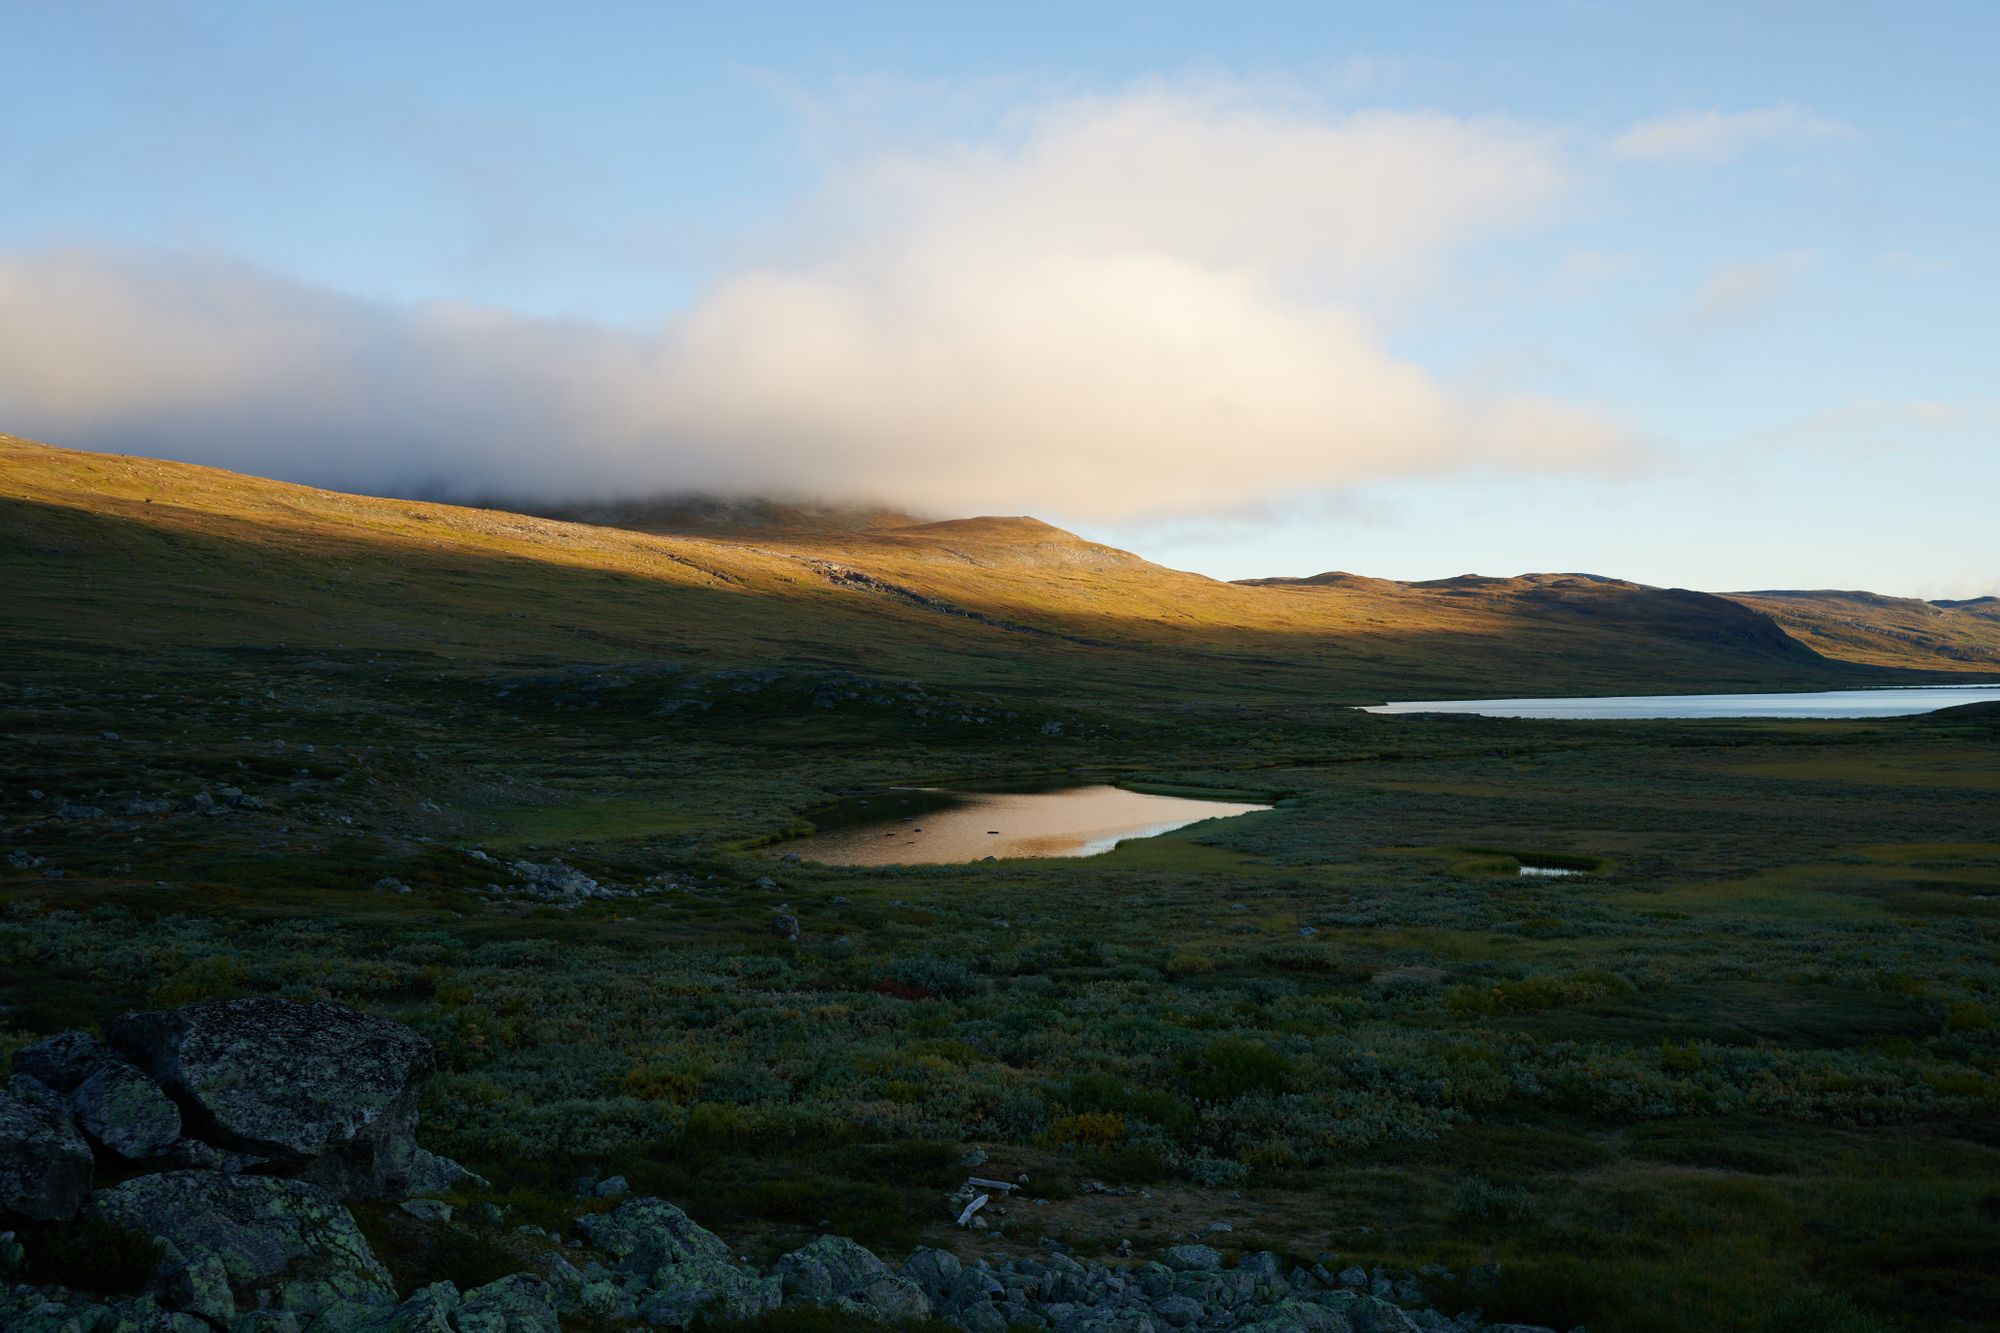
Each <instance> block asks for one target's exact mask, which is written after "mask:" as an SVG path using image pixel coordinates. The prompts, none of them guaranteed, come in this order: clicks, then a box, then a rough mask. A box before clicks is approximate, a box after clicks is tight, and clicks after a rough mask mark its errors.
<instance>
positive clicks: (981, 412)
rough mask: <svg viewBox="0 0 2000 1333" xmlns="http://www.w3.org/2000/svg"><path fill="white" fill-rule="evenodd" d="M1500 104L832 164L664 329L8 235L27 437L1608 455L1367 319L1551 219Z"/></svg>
mask: <svg viewBox="0 0 2000 1333" xmlns="http://www.w3.org/2000/svg"><path fill="white" fill-rule="evenodd" d="M1564 185H1565V171H1564V168H1563V164H1562V161H1561V158H1560V154H1559V152H1558V149H1557V146H1556V145H1555V144H1554V143H1553V142H1552V141H1550V140H1549V139H1547V138H1546V137H1544V136H1541V135H1539V134H1537V133H1534V132H1531V131H1528V130H1524V129H1521V128H1518V127H1515V126H1511V125H1508V124H1505V123H1499V122H1484V121H1476V120H1462V119H1456V118H1451V117H1444V116H1435V115H1407V114H1387V113H1377V114H1360V115H1351V116H1343V117H1327V116H1323V115H1317V114H1310V113H1307V112H1303V111H1300V110H1297V109H1296V108H1293V109H1286V108H1276V109H1274V108H1272V107H1270V106H1257V105H1248V104H1245V103H1243V102H1242V101H1240V100H1237V99H1233V98H1230V97H1227V96H1222V95H1214V96H1209V95H1203V94H1199V93H1188V92H1172V91H1163V92H1145V93H1134V94H1131V95H1127V96H1122V97H1117V98H1106V99H1079V100H1072V101H1065V102H1060V103H1055V104H1051V105H1045V106H1041V107H1038V108H1033V109H1030V110H1027V111H1024V112H1021V113H1019V114H1018V115H1016V116H1015V117H1014V118H1012V119H1011V120H1010V122H1009V123H1008V124H1007V125H1006V126H1005V127H1004V130H1003V132H1001V133H999V134H996V135H995V136H994V138H993V139H992V140H991V141H989V142H984V143H976V144H960V145H956V146H952V147H949V148H944V149H932V150H927V151H925V152H921V153H904V154H892V153H876V154H872V155H868V156H865V157H864V158H861V159H859V160H855V161H852V162H849V163H847V164H845V165H842V166H839V167H837V168H836V169H835V170H834V171H833V172H832V174H831V176H830V179H829V181H828V182H827V185H826V188H825V189H824V191H823V192H822V193H820V194H819V195H817V196H816V197H815V198H814V199H813V200H811V201H810V202H809V203H808V205H807V206H806V207H804V208H802V210H801V217H802V219H809V220H810V226H809V227H808V226H806V225H804V224H803V222H802V224H801V225H799V226H796V227H793V228H791V229H789V231H788V232H787V234H786V235H785V236H784V237H783V238H782V242H781V243H779V244H774V246H773V247H772V249H773V257H772V258H771V259H770V260H769V261H767V262H764V263H761V264H759V263H751V264H746V265H744V266H742V267H740V268H738V269H737V270H735V271H733V272H730V273H726V274H724V275H722V276H720V277H719V278H718V279H717V280H716V281H715V282H714V283H713V284H711V286H710V287H709V288H708V289H707V290H706V292H705V293H704V294H703V295H702V296H701V297H700V298H699V299H697V300H696V301H695V302H694V303H693V304H692V305H691V306H690V307H689V308H688V309H686V310H685V311H682V312H679V313H677V314H675V315H674V316H672V317H671V318H669V319H668V320H666V321H665V322H664V323H663V324H662V325H661V326H660V327H659V328H657V329H656V330H653V331H650V332H644V333H633V332H628V331H621V330H612V329H607V328H602V327H594V326H589V325H584V324H577V323H567V322H560V321H553V320H541V319H533V318H527V317H523V316H521V315H518V314H513V313H508V312H505V311H498V310H492V309H479V308H469V307H463V306H453V305H441V304H439V305H422V306H415V307H400V306H391V305H385V304H380V303H374V302H369V301H363V300H359V299H355V298H352V297H348V296H344V295H341V294H338V293H334V292H329V291H325V290H321V289H316V288H312V287H309V286H305V285H302V284H300V283H297V282H294V281H291V280H289V279H286V278H284V277H282V276H280V275H276V274H272V273H268V272H263V271H258V270H255V269H251V268H247V267H244V266H242V265H239V264H236V263H233V262H230V261H228V260H226V259H218V258H212V257H211V258H188V257H174V258H162V257H157V256H153V257H148V256H137V255H130V254H115V253H106V252H100V251H91V250H73V251H67V252H61V253H38V254H28V255H14V256H11V257H4V258H0V414H4V416H0V428H4V429H8V430H12V431H15V432H18V433H23V434H39V435H43V436H45V437H47V438H50V439H53V440H55V441H57V442H60V443H66V444H74V445H78V446H82V447H91V448H105V449H118V450H129V451H134V452H146V453H157V454H163V455H168V456H173V457H180V458H186V459H190V460H193V461H197V462H204V463H211V464H216V465H219V466H223V467H229V468H235V469H239V470H243V471H249V472H256V473H262V474H266V475H275V476H280V477H286V478H290V479H295V480H302V481H308V482H312V483H315V484H321V485H328V486H337V487H342V488H355V489H365V490H376V491H402V492H410V491H418V490H423V491H430V492H442V493H445V494H455V495H478V494H494V493H532V494H536V495H538V496H544V497H548V498H553V499H560V498H583V497H593V496H603V495H613V494H636V493H650V492H660V491H669V490H703V491H710V492H720V493H730V492H737V493H742V492H757V493H775V494H793V495H813V496H821V497H826V498H833V499H866V500H885V501H893V502H896V503H901V504H905V505H911V506H916V507H920V508H926V509H932V510H937V511H949V512H971V511H981V512H1019V511H1039V512H1044V513H1051V514H1057V515H1062V516H1066V517H1069V518H1074V519H1079V520H1094V521H1119V520H1126V519H1132V518H1136V517H1142V516H1147V515H1159V514H1200V513H1209V512H1215V511H1218V510H1222V509H1229V508H1235V507H1241V506H1243V505H1246V504H1253V503H1255V502H1257V501H1260V500H1263V499H1267V498H1269V497H1272V496H1277V495H1284V494H1296V493H1299V492H1310V491H1328V490H1333V489H1337V488H1339V487H1342V486H1346V485H1351V484H1354V483H1357V482H1362V481H1367V480H1370V479H1375V478H1381V477H1387V476H1398V475H1410V474H1415V473H1425V472H1443V471H1451V470H1458V469H1465V468H1474V467H1478V468H1494V469H1502V470H1529V469H1574V468H1589V467H1602V466H1607V465H1616V464H1618V463H1619V462H1621V461H1623V460H1624V459H1626V458H1627V457H1629V456H1630V454H1631V452H1632V445H1631V443H1630V442H1629V441H1628V440H1627V438H1626V437H1625V436H1624V435H1623V434H1622V433H1621V431H1620V430H1619V429H1618V428H1617V426H1616V425H1615V424H1614V423H1612V422H1609V421H1607V420H1605V419H1604V418H1602V417H1600V416H1598V415H1596V414H1595V413H1593V412H1591V411H1588V410H1585V409H1582V408H1578V407H1575V406H1571V405H1566V404H1563V403H1559V402H1555V401H1551V400H1548V399H1543V398H1538V397H1532V396H1505V395H1500V396H1483V397H1477V396H1471V395H1467V394H1464V393H1460V392H1457V391H1454V390H1453V389H1452V388H1450V387H1449V386H1447V385H1445V384H1443V383H1441V382H1440V381H1438V380H1437V379H1436V378H1435V377H1433V376H1431V375H1430V374H1428V373H1427V372H1425V371H1424V370H1423V369H1421V368H1420V367H1418V366H1416V365H1414V364H1411V363H1409V362H1407V361H1405V360H1402V359H1400V358H1398V357H1397V356H1395V355H1394V354H1393V353H1392V352H1391V351H1390V350H1388V348H1387V346H1386V345H1385V342H1384V339H1383V336H1382V334H1381V332H1380V331H1379V329H1378V327H1377V326H1376V323H1375V321H1374V320H1373V319H1372V318H1371V316H1370V314H1369V313H1368V312H1369V311H1370V310H1371V309H1372V308H1374V306H1375V304H1376V303H1378V302H1379V301H1381V300H1382V299H1384V298H1385V297H1387V296H1390V295H1393V294H1394V293H1396V292H1398V291H1401V290H1406V289H1407V288H1408V287H1409V286H1410V285H1411V284H1418V283H1423V282H1425V281H1427V280H1434V279H1435V278H1436V277H1437V276H1438V275H1439V274H1440V273H1442V271H1443V268H1444V265H1445V264H1446V263H1447V262H1448V261H1449V259H1450V258H1451V256H1452V255H1453V253H1454V252H1455V251H1456V250H1458V249H1459V248H1460V247H1462V246H1465V245H1467V244H1470V243H1473V242H1476V241H1478V240H1480V239H1483V238H1485V237H1488V236H1491V235H1493V234H1494V233H1496V232H1497V231H1500V230H1503V229H1506V228H1510V227H1517V226H1521V225H1525V224H1530V223H1532V222H1533V221H1535V220H1536V219H1537V218H1538V217H1540V216H1542V215H1543V214H1544V213H1545V212H1546V211H1547V210H1549V209H1550V208H1551V207H1552V206H1553V204H1554V203H1555V201H1556V200H1557V199H1558V198H1559V196H1560V194H1561V192H1562V190H1563V188H1564Z"/></svg>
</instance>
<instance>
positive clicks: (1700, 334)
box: [1660, 250, 1819, 344]
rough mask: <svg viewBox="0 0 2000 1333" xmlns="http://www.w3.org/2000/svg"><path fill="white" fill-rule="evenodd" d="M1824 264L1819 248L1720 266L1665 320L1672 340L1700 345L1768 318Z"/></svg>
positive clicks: (1665, 331) (1663, 328) (1665, 332)
mask: <svg viewBox="0 0 2000 1333" xmlns="http://www.w3.org/2000/svg"><path fill="white" fill-rule="evenodd" d="M1818 265H1819V252H1818V251H1816V250H1792V251H1787V252H1785V253H1783V254H1776V255H1768V256H1765V257H1763V258H1760V259H1749V260H1739V261H1736V262H1732V263H1727V264H1717V265H1716V266H1715V267H1713V268H1711V269H1710V270H1709V271H1708V273H1707V274H1706V275H1705V276H1704V277H1703V278H1702V280H1701V284H1700V286H1698V287H1697V288H1696V289H1695V291H1694V293H1693V294H1692V295H1691V296H1690V297H1689V298H1688V300H1687V302H1686V303H1685V304H1684V305H1682V306H1681V307H1680V308H1679V309H1677V310H1674V311H1672V312H1670V313H1669V314H1668V315H1666V316H1665V318H1664V319H1663V320H1662V321H1661V325H1660V331H1661V333H1662V334H1663V335H1664V336H1665V337H1666V339H1667V340H1668V341H1669V342H1672V343H1677V344H1688V343H1697V342H1701V341H1704V340H1706V339H1708V338H1712V337H1714V336H1716V335H1718V334H1723V333H1728V332H1731V331H1733V330H1736V329H1740V328H1742V327H1744V326H1745V325H1749V324H1753V323H1755V322H1756V321H1758V320H1761V319H1763V318H1764V317H1766V316H1768V315H1769V314H1770V313H1771V312H1772V311H1773V310H1775V309H1776V308H1777V307H1778V306H1779V305H1780V304H1781V303H1782V302H1783V301H1784V300H1785V299H1786V298H1787V297H1788V296H1790V295H1791V293H1792V292H1794V291H1796V290H1797V289H1798V287H1799V286H1800V284H1801V283H1803V282H1804V281H1805V279H1806V277H1807V275H1808V274H1810V273H1811V272H1812V271H1813V269H1815V268H1816V267H1818Z"/></svg>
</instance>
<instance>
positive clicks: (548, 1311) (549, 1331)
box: [451, 1273, 562, 1333]
mask: <svg viewBox="0 0 2000 1333" xmlns="http://www.w3.org/2000/svg"><path fill="white" fill-rule="evenodd" d="M451 1327H452V1329H453V1330H454V1333H561V1330H562V1324H561V1321H560V1319H559V1317H558V1316H557V1314H556V1307H555V1301H554V1299H553V1292H552V1291H551V1289H550V1287H549V1284H548V1283H547V1282H545V1281H543V1280H542V1279H541V1278H538V1277H536V1276H534V1275H533V1274H532V1273H513V1274H509V1275H508V1276H506V1277H503V1278H500V1279H498V1280H497V1281H493V1282H489V1283H487V1284H486V1285H485V1286H483V1287H474V1288H473V1289H472V1290H471V1291H468V1292H466V1293H465V1296H464V1298H463V1300H462V1301H461V1302H460V1304H459V1306H458V1309H457V1311H456V1312H455V1313H454V1314H452V1316H451Z"/></svg>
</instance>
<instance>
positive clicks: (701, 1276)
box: [576, 1197, 782, 1328]
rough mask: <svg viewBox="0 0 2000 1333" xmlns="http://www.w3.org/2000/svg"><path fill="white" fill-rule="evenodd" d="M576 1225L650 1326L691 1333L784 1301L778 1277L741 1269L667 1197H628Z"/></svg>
mask: <svg viewBox="0 0 2000 1333" xmlns="http://www.w3.org/2000/svg"><path fill="white" fill-rule="evenodd" d="M576 1225H577V1230H578V1231H580V1232H582V1233H583V1237H584V1239H585V1240H586V1241H588V1242H589V1243H590V1244H591V1245H593V1246H595V1247H596V1248H597V1249H599V1250H602V1251H603V1252H604V1253H605V1254H607V1255H609V1256H611V1258H612V1260H613V1264H612V1267H613V1271H614V1272H616V1273H617V1275H618V1277H619V1286H620V1287H621V1288H622V1289H623V1291H624V1293H625V1295H626V1296H627V1297H628V1298H630V1300H631V1301H632V1303H633V1305H634V1307H635V1310H636V1316H637V1318H638V1319H639V1320H641V1321H642V1322H644V1323H648V1324H657V1325H664V1326H666V1327H669V1328H685V1327H686V1326H687V1325H689V1324H691V1323H693V1322H694V1321H695V1319H696V1318H697V1317H700V1316H707V1317H708V1318H711V1319H723V1320H729V1319H751V1318H755V1317H756V1316H757V1315H759V1314H762V1313H763V1312H764V1311H766V1310H769V1309H772V1308H773V1307H775V1306H776V1305H777V1304H778V1302H779V1300H780V1299H781V1298H782V1289H781V1287H780V1285H779V1280H778V1279H777V1278H775V1277H759V1276H758V1275H757V1273H756V1272H755V1271H754V1270H751V1269H747V1268H739V1267H738V1266H737V1265H736V1264H734V1263H732V1262H731V1259H730V1253H729V1247H728V1246H727V1245H725V1244H724V1243H723V1242H722V1238H721V1237H719V1236H717V1235H716V1234H715V1233H714V1232H712V1231H709V1230H707V1229H705V1228H703V1227H701V1226H698V1225H697V1224H696V1223H695V1221H694V1219H692V1218H690V1217H689V1216H688V1215H687V1214H686V1213H684V1212H682V1211H681V1210H680V1209H678V1208H676V1207H674V1205H672V1204H670V1203H668V1202H667V1201H666V1200H664V1199H654V1198H646V1197H640V1198H635V1199H627V1200H626V1201H625V1202H623V1203H621V1204H619V1205H618V1206H617V1207H616V1208H614V1209H612V1210H611V1211H610V1212H608V1213H592V1214H588V1215H586V1216H583V1217H580V1218H578V1219H577V1223H576Z"/></svg>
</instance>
